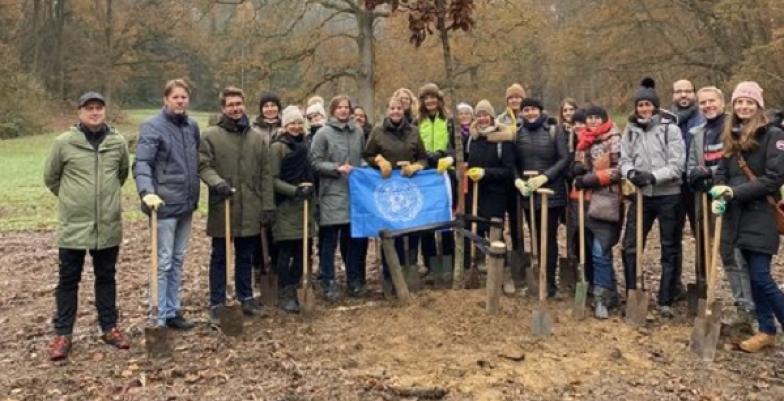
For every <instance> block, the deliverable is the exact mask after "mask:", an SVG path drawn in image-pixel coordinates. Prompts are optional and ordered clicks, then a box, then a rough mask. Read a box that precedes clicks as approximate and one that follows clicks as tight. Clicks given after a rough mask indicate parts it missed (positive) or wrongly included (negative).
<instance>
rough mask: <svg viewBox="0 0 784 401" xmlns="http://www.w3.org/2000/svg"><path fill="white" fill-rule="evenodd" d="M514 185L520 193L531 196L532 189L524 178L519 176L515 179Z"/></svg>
mask: <svg viewBox="0 0 784 401" xmlns="http://www.w3.org/2000/svg"><path fill="white" fill-rule="evenodd" d="M514 186H515V188H517V190H518V191H519V192H520V195H522V196H523V197H526V198H527V197H529V196H531V191H529V190H528V184H527V183H526V182H525V180H524V179H522V178H518V179H516V180H515V181H514Z"/></svg>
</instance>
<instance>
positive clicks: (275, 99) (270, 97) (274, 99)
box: [259, 92, 283, 112]
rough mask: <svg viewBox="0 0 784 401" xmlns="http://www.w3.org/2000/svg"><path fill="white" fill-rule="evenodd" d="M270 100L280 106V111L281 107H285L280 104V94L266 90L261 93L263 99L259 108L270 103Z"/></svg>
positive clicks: (260, 100)
mask: <svg viewBox="0 0 784 401" xmlns="http://www.w3.org/2000/svg"><path fill="white" fill-rule="evenodd" d="M269 102H272V103H275V105H277V106H278V111H279V112H280V109H282V108H283V107H281V106H280V98H279V97H278V95H276V94H274V93H272V92H264V93H262V94H261V99H259V110H261V108H262V107H264V105H265V104H267V103H269Z"/></svg>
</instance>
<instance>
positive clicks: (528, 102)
mask: <svg viewBox="0 0 784 401" xmlns="http://www.w3.org/2000/svg"><path fill="white" fill-rule="evenodd" d="M526 107H536V108H537V109H539V110H544V106H542V101H541V100H539V99H534V98H532V97H527V98H525V99H523V103H522V104H521V105H520V108H521V109H524V108H526Z"/></svg>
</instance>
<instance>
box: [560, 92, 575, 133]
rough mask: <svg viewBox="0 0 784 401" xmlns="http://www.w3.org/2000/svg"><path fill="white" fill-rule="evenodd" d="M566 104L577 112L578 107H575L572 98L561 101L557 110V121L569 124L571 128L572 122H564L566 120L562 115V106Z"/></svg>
mask: <svg viewBox="0 0 784 401" xmlns="http://www.w3.org/2000/svg"><path fill="white" fill-rule="evenodd" d="M567 104H568V105H570V106H572V107H574V111H577V109H579V107H578V106H577V100H575V99H574V98H571V97H567V98H566V99H564V100H563V101H561V107H560V108H559V109H558V121H559V122H560V123H561V124H569V125H570V126H571V125H572V124H573V122H572V121H566V119H565V118H564V115H563V109H564V106H566V105H567Z"/></svg>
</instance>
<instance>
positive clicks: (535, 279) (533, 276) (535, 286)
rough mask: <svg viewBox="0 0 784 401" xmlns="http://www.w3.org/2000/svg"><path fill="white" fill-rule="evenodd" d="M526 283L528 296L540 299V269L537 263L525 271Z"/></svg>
mask: <svg viewBox="0 0 784 401" xmlns="http://www.w3.org/2000/svg"><path fill="white" fill-rule="evenodd" d="M525 282H526V284H527V285H528V291H527V292H526V294H527V295H528V296H529V297H531V298H537V297H539V267H538V266H536V264H535V263H532V264H530V265H529V266H528V268H527V269H525Z"/></svg>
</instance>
